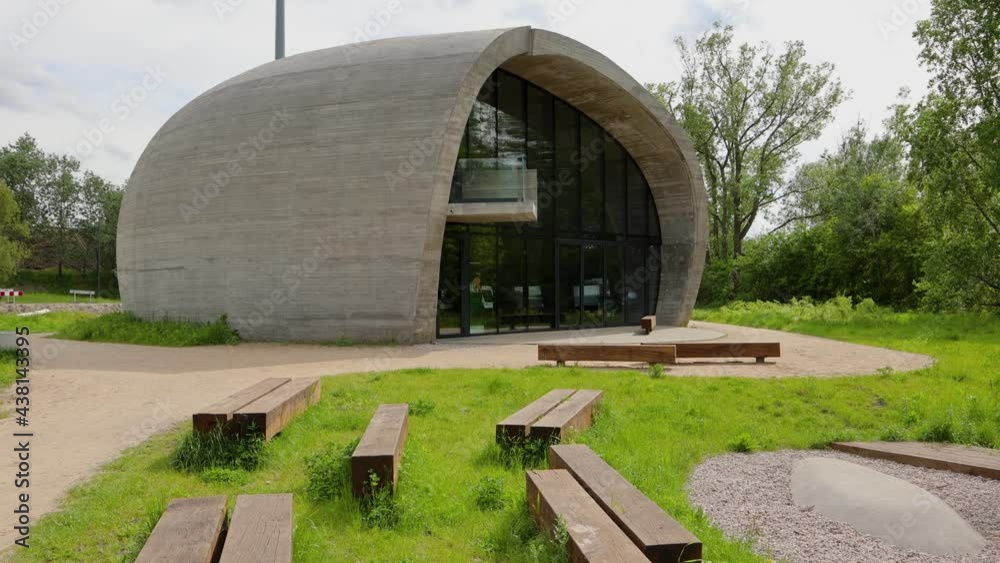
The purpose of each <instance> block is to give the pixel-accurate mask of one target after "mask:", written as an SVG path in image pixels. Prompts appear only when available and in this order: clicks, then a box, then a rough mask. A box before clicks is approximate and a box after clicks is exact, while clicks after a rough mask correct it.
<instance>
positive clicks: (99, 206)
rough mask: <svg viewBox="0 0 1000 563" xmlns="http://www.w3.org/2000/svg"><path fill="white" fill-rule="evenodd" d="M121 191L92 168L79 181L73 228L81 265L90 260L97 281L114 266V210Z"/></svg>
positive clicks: (118, 204)
mask: <svg viewBox="0 0 1000 563" xmlns="http://www.w3.org/2000/svg"><path fill="white" fill-rule="evenodd" d="M123 194H124V190H123V189H122V188H120V187H118V186H116V185H115V184H112V183H111V182H109V181H107V180H105V179H104V178H102V177H100V176H98V175H96V174H94V173H93V172H90V171H87V172H85V173H84V175H83V181H82V182H81V184H80V213H79V219H78V229H77V232H78V234H79V237H80V239H81V241H82V243H81V245H80V246H81V247H82V257H81V258H82V264H83V268H86V265H87V264H90V263H93V264H94V266H95V268H94V269H95V270H96V274H97V276H98V285H100V280H101V277H102V275H101V271H102V270H103V271H105V272H110V271H111V270H112V269H113V268H114V264H115V241H116V234H117V233H116V231H117V229H118V213H119V211H120V210H121V204H122V195H123ZM91 260H93V262H91ZM83 268H82V269H83Z"/></svg>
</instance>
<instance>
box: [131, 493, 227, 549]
mask: <svg viewBox="0 0 1000 563" xmlns="http://www.w3.org/2000/svg"><path fill="white" fill-rule="evenodd" d="M225 523H226V497H225V496H216V497H202V498H182V499H174V500H172V501H170V504H168V505H167V509H166V510H165V511H164V512H163V516H161V517H160V520H159V521H158V522H157V523H156V526H155V527H154V528H153V532H152V533H151V534H150V535H149V539H147V540H146V545H144V546H143V548H142V551H140V552H139V557H138V558H136V563H211V562H212V561H215V560H216V557H217V556H218V554H219V548H220V547H221V546H222V530H223V527H224V526H225Z"/></svg>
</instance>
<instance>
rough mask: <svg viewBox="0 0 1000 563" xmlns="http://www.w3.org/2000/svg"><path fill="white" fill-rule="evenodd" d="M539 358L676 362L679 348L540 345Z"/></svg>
mask: <svg viewBox="0 0 1000 563" xmlns="http://www.w3.org/2000/svg"><path fill="white" fill-rule="evenodd" d="M538 360H539V361H549V362H555V363H556V365H559V366H564V365H566V362H570V361H575V362H645V363H649V364H674V363H677V350H676V348H675V347H674V345H672V344H668V345H663V344H657V345H652V344H650V345H646V346H639V345H632V344H539V345H538Z"/></svg>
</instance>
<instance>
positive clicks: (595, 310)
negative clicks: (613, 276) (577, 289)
mask: <svg viewBox="0 0 1000 563" xmlns="http://www.w3.org/2000/svg"><path fill="white" fill-rule="evenodd" d="M583 325H584V326H585V327H588V328H594V327H599V326H604V246H603V245H599V244H585V245H583Z"/></svg>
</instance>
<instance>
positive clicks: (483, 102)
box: [468, 75, 497, 159]
mask: <svg viewBox="0 0 1000 563" xmlns="http://www.w3.org/2000/svg"><path fill="white" fill-rule="evenodd" d="M495 78H496V76H495V75H493V76H491V77H490V78H489V79H487V80H486V84H484V85H483V89H482V90H480V91H479V96H477V97H476V101H475V103H473V105H472V113H470V114H469V125H468V127H469V131H468V135H469V149H468V155H469V158H474V159H493V158H496V156H497V97H496V82H495Z"/></svg>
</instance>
